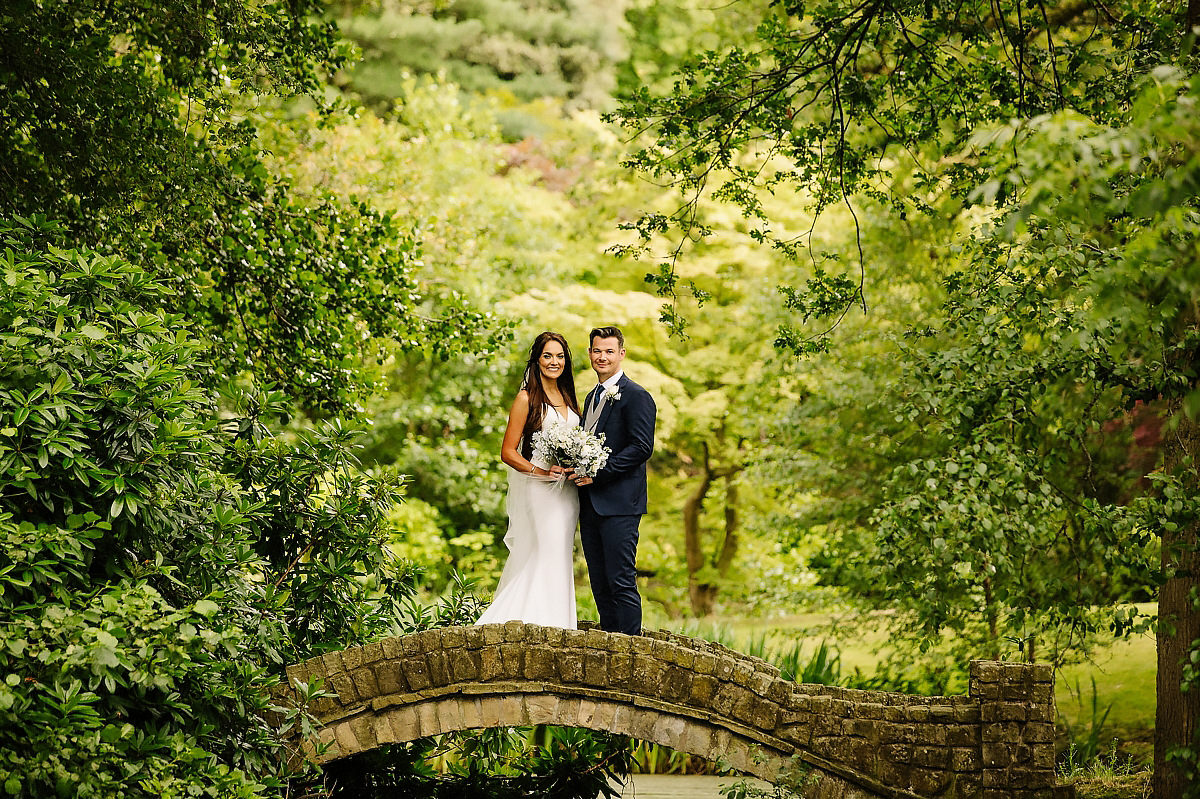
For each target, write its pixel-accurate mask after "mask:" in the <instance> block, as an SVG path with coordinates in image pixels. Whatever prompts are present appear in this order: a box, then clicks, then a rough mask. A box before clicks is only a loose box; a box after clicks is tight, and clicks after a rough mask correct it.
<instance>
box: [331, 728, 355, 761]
mask: <svg viewBox="0 0 1200 799" xmlns="http://www.w3.org/2000/svg"><path fill="white" fill-rule="evenodd" d="M333 737H334V740H335V741H337V747H338V753H339V754H341V755H353V754H357V753H359V752H361V751H362V747H360V746H359V744H358V738H356V737H355V736H354V731H353V730H352V729H350V723H349V722H345V721H344V722H342V723H341V724H337V725H335V726H334V728H333Z"/></svg>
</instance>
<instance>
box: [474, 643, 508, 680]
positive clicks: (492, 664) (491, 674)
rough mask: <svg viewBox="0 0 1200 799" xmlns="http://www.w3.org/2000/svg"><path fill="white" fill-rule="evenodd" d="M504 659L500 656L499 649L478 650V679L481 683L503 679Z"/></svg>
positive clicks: (491, 647)
mask: <svg viewBox="0 0 1200 799" xmlns="http://www.w3.org/2000/svg"><path fill="white" fill-rule="evenodd" d="M503 677H504V658H503V657H501V655H500V647H498V646H485V647H484V648H483V649H480V650H479V679H480V681H482V682H488V681H490V680H496V679H503Z"/></svg>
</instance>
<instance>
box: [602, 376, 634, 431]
mask: <svg viewBox="0 0 1200 799" xmlns="http://www.w3.org/2000/svg"><path fill="white" fill-rule="evenodd" d="M628 379H629V378H628V377H626V376H625V375H621V379H620V380H618V381H617V385H616V386H615V388H616V389H617V391H618V392H620V391H621V389H623V388H624V387H625V381H626V380H628ZM617 402H619V400H609V401H608V402H606V403H604V405H603V406H602V407H601V408H600V418H599V419H597V420H596V428H595V429H596V430H597V431H599V430H603V429H604V425H605V424H607V423H608V417H609V416H610V415H611V414H612V410H613V406H614V405H616V404H617Z"/></svg>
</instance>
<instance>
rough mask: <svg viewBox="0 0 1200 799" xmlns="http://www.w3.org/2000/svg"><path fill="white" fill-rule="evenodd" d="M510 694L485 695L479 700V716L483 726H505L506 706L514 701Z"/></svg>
mask: <svg viewBox="0 0 1200 799" xmlns="http://www.w3.org/2000/svg"><path fill="white" fill-rule="evenodd" d="M516 701H517V700H516V698H515V697H511V696H486V697H483V698H482V699H480V700H479V717H480V719H481V720H482V721H483V726H484V727H489V728H491V727H501V726H507V724H506V723H504V722H506V719H507V715H506V712H505V710H506V707H508V706H511V705H512V704H513V703H514V702H516Z"/></svg>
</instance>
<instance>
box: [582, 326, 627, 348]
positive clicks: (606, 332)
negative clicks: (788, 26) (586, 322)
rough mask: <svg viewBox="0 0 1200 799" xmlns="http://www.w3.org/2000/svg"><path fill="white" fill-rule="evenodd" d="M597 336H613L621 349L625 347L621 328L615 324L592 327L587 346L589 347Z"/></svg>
mask: <svg viewBox="0 0 1200 799" xmlns="http://www.w3.org/2000/svg"><path fill="white" fill-rule="evenodd" d="M598 338H615V339H616V340H617V344H618V345H619V346H620V347H621V349H625V336H624V335H623V334H622V333H621V328H619V327H617V326H616V325H608V326H606V327H593V328H592V335H591V337H590V338H588V346H589V347H590V346H592V345H593V344H595V343H596V339H598Z"/></svg>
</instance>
